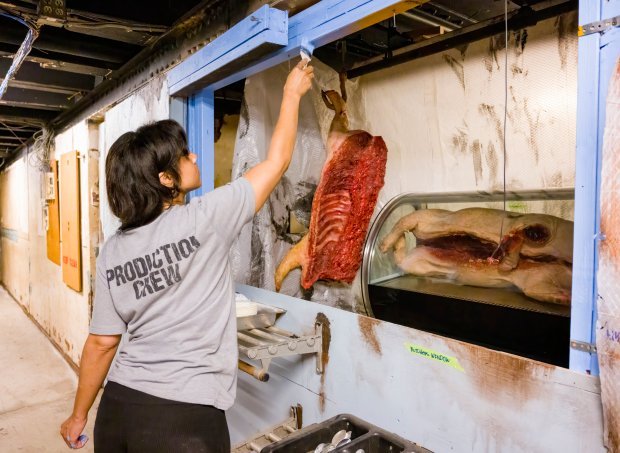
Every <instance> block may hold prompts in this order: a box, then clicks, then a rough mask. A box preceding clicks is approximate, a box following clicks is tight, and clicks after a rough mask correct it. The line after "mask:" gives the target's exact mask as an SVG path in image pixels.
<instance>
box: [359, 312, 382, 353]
mask: <svg viewBox="0 0 620 453" xmlns="http://www.w3.org/2000/svg"><path fill="white" fill-rule="evenodd" d="M357 323H358V326H359V329H360V333H361V334H362V337H363V338H364V341H365V342H366V344H367V345H368V346H369V347H370V349H371V350H372V351H374V352H375V353H376V354H379V355H382V353H383V352H382V351H381V343H380V342H379V338H378V337H377V332H376V331H375V329H376V328H377V327H378V326H379V324H380V321H379V320H378V319H375V318H369V317H367V316H358V317H357Z"/></svg>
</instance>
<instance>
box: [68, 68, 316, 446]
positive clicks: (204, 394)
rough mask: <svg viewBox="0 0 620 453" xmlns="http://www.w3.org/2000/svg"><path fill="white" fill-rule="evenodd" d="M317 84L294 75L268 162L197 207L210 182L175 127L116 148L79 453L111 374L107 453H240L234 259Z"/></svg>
mask: <svg viewBox="0 0 620 453" xmlns="http://www.w3.org/2000/svg"><path fill="white" fill-rule="evenodd" d="M312 78H313V70H312V68H311V67H306V66H305V63H304V62H300V64H298V65H297V66H296V67H295V68H294V69H293V70H292V71H291V73H290V74H289V76H288V78H287V81H286V84H285V86H284V95H283V99H282V106H281V110H280V117H279V119H278V122H277V124H276V127H275V130H274V134H273V137H272V141H271V145H270V147H269V152H268V155H267V159H266V160H265V161H264V162H261V163H260V164H258V165H257V166H255V167H254V168H252V169H251V170H249V171H248V172H247V173H246V174H245V175H244V176H243V177H241V178H239V179H237V180H236V181H234V182H232V183H231V184H229V185H227V186H225V187H222V188H218V189H216V190H214V191H212V192H209V193H207V194H205V195H203V196H201V197H197V198H194V199H192V200H191V202H190V203H188V204H185V195H186V194H187V193H188V192H189V191H191V190H194V189H196V188H198V187H200V173H199V170H198V167H197V166H196V155H195V154H193V153H191V152H190V151H188V149H187V139H186V135H185V132H184V131H183V129H182V128H181V127H180V126H179V125H178V124H177V123H176V122H174V121H170V120H166V121H160V122H157V123H154V124H149V125H146V126H143V127H141V128H139V129H138V130H137V131H135V132H127V133H126V134H124V135H122V136H121V137H120V138H119V139H118V140H117V141H116V142H115V143H114V144H113V145H112V147H111V148H110V152H109V154H108V157H107V159H106V186H107V193H108V199H109V203H110V208H111V210H112V212H113V213H114V214H115V215H116V216H117V217H118V218H119V219H120V220H121V223H122V225H121V227H120V229H119V231H118V232H117V233H116V234H114V235H113V236H112V237H110V238H109V239H108V240H107V241H106V243H105V244H104V246H103V247H102V249H101V252H100V253H99V256H98V258H97V276H96V293H95V306H94V311H93V318H92V322H91V325H90V334H89V336H88V338H87V340H86V343H85V345H84V350H83V352H82V359H81V364H80V377H79V383H78V389H77V393H76V397H75V404H74V408H73V413H72V414H71V416H70V417H69V418H68V419H67V420H66V421H65V422H64V423H63V424H62V426H61V429H60V434H61V435H62V438H63V439H64V440H65V442H66V443H67V445H68V446H69V447H71V448H81V447H83V446H84V444H85V443H86V440H87V438H86V437H85V436H80V434H81V433H82V430H83V429H84V426H85V425H86V420H87V415H88V411H89V409H90V407H91V406H92V404H93V402H94V400H95V397H96V395H97V392H98V391H99V388H100V387H101V385H102V383H103V381H104V378H105V377H106V375H108V371H109V375H108V383H107V384H106V387H105V389H104V392H103V395H102V397H101V402H100V404H99V409H98V412H97V419H96V423H95V430H94V431H95V433H94V435H95V451H96V452H97V453H105V452H122V451H133V452H172V451H174V452H226V453H228V452H229V451H230V439H229V435H228V426H227V424H226V418H225V414H224V410H226V409H228V408H230V407H231V406H232V404H233V401H234V398H235V392H236V383H237V382H236V379H237V336H236V315H235V304H234V283H233V281H232V276H231V271H230V264H229V260H228V253H229V250H230V247H231V244H232V242H233V241H234V240H235V238H236V237H237V236H238V234H239V232H240V230H241V228H242V227H243V226H244V225H245V224H247V223H248V222H249V221H250V220H251V219H252V216H253V215H254V213H255V212H257V211H258V210H259V209H260V208H261V207H262V206H263V204H264V203H265V201H266V200H267V198H268V197H269V194H270V193H271V191H272V190H273V189H274V188H275V186H276V185H277V184H278V181H279V180H280V178H281V177H282V175H283V174H284V172H285V171H286V169H287V167H288V165H289V163H290V160H291V155H292V152H293V148H294V145H295V136H296V131H297V119H298V112H299V102H300V99H301V97H302V96H303V95H304V94H305V93H306V92H307V91H308V90H309V89H310V85H311V81H312ZM121 335H124V336H125V339H124V341H123V344H122V345H121V347H120V350H119V353H118V357H117V358H116V360H115V361H114V365H113V366H112V368H111V369H110V365H111V364H112V361H113V359H114V356H115V354H116V351H117V348H118V346H119V343H120V339H121Z"/></svg>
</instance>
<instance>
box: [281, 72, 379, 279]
mask: <svg viewBox="0 0 620 453" xmlns="http://www.w3.org/2000/svg"><path fill="white" fill-rule="evenodd" d="M341 91H342V96H341V95H340V94H339V93H338V92H336V91H327V92H322V93H321V94H322V96H323V101H324V102H325V105H327V107H328V108H330V109H331V110H333V111H334V119H333V120H332V123H331V126H330V129H329V135H328V138H327V151H328V153H327V160H326V161H325V165H324V166H323V170H322V172H321V177H320V181H319V185H318V187H317V189H316V192H315V194H314V199H313V201H312V212H311V216H310V228H309V232H308V234H307V235H306V236H304V237H303V239H301V241H299V242H298V243H297V244H296V245H295V246H294V247H293V248H292V249H291V250H290V251H289V252H288V254H287V255H286V256H285V257H284V258H283V259H282V261H281V262H280V264H279V265H278V268H277V269H276V273H275V284H276V290H277V291H279V290H280V287H281V285H282V281H283V280H284V278H285V277H286V275H287V274H288V273H289V272H290V271H291V270H293V269H295V268H297V267H300V266H301V268H302V272H301V285H302V286H303V287H304V288H306V289H308V288H310V287H311V286H312V285H313V284H314V283H315V282H316V281H317V280H334V281H339V282H346V283H351V282H352V281H353V279H354V278H355V274H356V272H357V270H358V269H359V266H360V262H361V259H362V246H363V244H364V239H365V237H366V232H367V230H368V224H369V222H370V217H371V216H372V213H373V211H374V209H375V204H376V202H377V196H378V194H379V191H380V190H381V187H383V178H384V176H385V165H386V162H387V147H386V146H385V142H384V141H383V139H382V138H381V137H373V136H372V135H370V134H369V133H368V132H365V131H361V130H354V131H350V130H349V124H348V123H349V122H348V118H347V110H346V93H345V91H344V82H343V81H342V83H341Z"/></svg>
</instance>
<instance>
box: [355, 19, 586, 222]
mask: <svg viewBox="0 0 620 453" xmlns="http://www.w3.org/2000/svg"><path fill="white" fill-rule="evenodd" d="M576 21H577V15H576V13H568V14H564V15H562V16H560V17H558V18H554V19H549V20H546V21H542V22H540V23H539V24H537V25H536V26H533V27H529V28H527V29H525V30H522V31H519V32H517V33H510V41H509V44H508V48H509V52H508V79H507V86H508V118H507V130H506V137H507V140H506V147H507V149H506V152H507V156H508V157H507V173H506V180H507V189H508V190H515V189H545V188H554V187H564V188H566V187H573V186H574V177H575V143H576V132H575V131H576V114H577V106H576V102H577V39H578V38H577V35H576V32H575V30H576V24H577V23H576ZM504 55H505V52H504V40H503V36H501V35H499V36H496V37H493V38H490V39H485V40H482V41H478V42H475V43H472V44H470V45H469V46H467V47H466V48H465V49H452V50H449V51H447V52H443V53H440V54H437V55H433V56H429V57H426V58H422V59H418V60H414V61H411V62H409V63H405V64H401V65H398V66H395V67H392V68H388V69H385V70H382V71H379V72H375V73H371V74H369V75H366V76H363V77H361V78H360V86H359V93H358V96H359V97H358V98H357V99H361V104H362V105H361V107H358V108H359V109H360V110H361V111H362V112H363V114H364V115H365V118H363V119H362V122H361V124H358V125H360V126H362V127H363V128H364V129H367V130H368V131H370V132H371V133H373V134H375V135H381V136H382V137H383V138H384V140H385V142H386V144H387V146H388V150H389V155H388V166H387V172H386V177H385V180H386V184H385V187H384V188H383V190H382V191H381V196H380V204H384V203H385V202H387V201H388V200H389V199H391V198H392V197H393V196H395V195H398V194H400V193H403V192H449V191H472V190H501V189H502V183H503V181H502V180H503V175H502V173H503V172H502V170H503V169H502V166H503V140H502V134H503V130H502V129H503V120H504V87H505V80H504V77H505V75H504V71H505V64H504ZM354 120H355V119H354ZM537 208H543V210H544V211H545V212H548V209H551V210H553V209H554V208H553V207H549V208H546V207H542V206H537ZM548 213H554V214H556V215H560V214H561V212H560V211H559V208H557V209H556V211H555V212H548ZM562 214H565V215H566V213H565V212H562ZM571 215H572V213H571Z"/></svg>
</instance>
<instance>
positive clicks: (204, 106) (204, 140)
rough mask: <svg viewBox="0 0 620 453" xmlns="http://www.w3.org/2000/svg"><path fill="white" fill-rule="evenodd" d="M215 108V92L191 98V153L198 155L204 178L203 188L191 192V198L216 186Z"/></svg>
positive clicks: (195, 95) (202, 92) (188, 115)
mask: <svg viewBox="0 0 620 453" xmlns="http://www.w3.org/2000/svg"><path fill="white" fill-rule="evenodd" d="M214 108H215V96H214V95H213V90H210V89H204V90H201V91H199V92H198V93H196V94H193V95H192V96H191V97H190V98H189V101H188V111H187V123H188V128H187V132H188V137H187V138H188V141H189V149H190V151H191V152H193V153H195V154H197V155H198V162H197V164H198V168H199V169H200V175H201V177H202V187H200V188H199V189H197V190H194V191H193V192H191V193H190V194H189V196H190V198H194V197H197V196H200V195H202V194H203V193H206V192H209V191H210V190H213V188H214V186H215V183H214V179H215V171H214V170H215V169H214V165H215V142H214V126H213V122H214V120H215V116H214V110H215V109H214Z"/></svg>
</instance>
